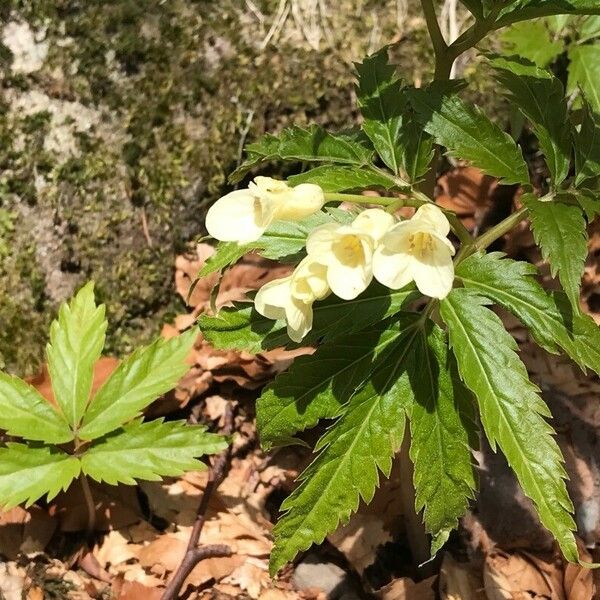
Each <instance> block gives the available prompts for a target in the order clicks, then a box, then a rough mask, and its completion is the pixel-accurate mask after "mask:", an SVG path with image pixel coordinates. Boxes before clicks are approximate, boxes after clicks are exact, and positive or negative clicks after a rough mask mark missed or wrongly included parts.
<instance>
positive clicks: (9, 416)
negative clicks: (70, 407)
mask: <svg viewBox="0 0 600 600" xmlns="http://www.w3.org/2000/svg"><path fill="white" fill-rule="evenodd" d="M0 429H4V430H5V431H6V432H7V433H8V435H16V436H19V437H24V438H27V439H29V440H38V441H42V442H48V443H49V444H63V443H65V442H70V441H71V440H72V439H73V437H74V436H73V432H72V431H71V429H70V428H69V425H68V423H67V422H66V421H65V419H64V417H63V416H62V415H60V414H59V413H58V412H57V411H56V410H55V409H54V407H53V406H52V405H51V404H50V403H49V402H48V401H47V400H46V399H45V398H44V397H43V396H42V395H41V394H40V393H39V392H38V391H37V390H36V389H35V388H34V387H32V386H30V385H28V384H27V383H25V382H24V381H23V380H22V379H19V378H17V377H11V376H10V375H6V374H5V373H0Z"/></svg>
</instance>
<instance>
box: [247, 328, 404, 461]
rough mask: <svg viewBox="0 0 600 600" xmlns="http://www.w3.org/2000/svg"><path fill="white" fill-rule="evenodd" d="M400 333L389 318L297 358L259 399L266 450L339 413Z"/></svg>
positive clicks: (258, 412)
mask: <svg viewBox="0 0 600 600" xmlns="http://www.w3.org/2000/svg"><path fill="white" fill-rule="evenodd" d="M399 335H401V333H400V331H398V329H394V328H392V329H390V328H389V324H388V323H383V324H378V325H376V326H375V327H374V329H372V330H367V331H361V332H359V333H354V334H350V335H342V336H340V337H338V338H336V339H335V340H334V341H333V342H330V343H326V344H323V345H321V346H319V348H318V349H317V351H316V352H315V353H314V354H311V355H309V356H302V357H300V358H298V359H296V360H295V361H294V364H293V365H292V367H291V368H290V370H289V371H287V372H285V373H282V374H280V375H278V376H277V378H276V379H275V381H274V382H273V383H272V384H271V385H269V386H268V387H267V388H266V389H265V390H264V391H263V393H262V395H261V397H260V398H259V399H258V401H257V405H256V425H257V429H258V432H259V435H260V441H261V444H262V446H263V448H264V449H265V450H269V449H270V448H271V447H272V446H274V445H284V444H289V443H291V442H292V441H293V439H292V436H293V435H295V434H296V433H297V432H299V431H304V430H305V429H308V428H310V427H313V426H314V425H316V424H317V422H318V421H319V419H332V418H334V417H337V416H338V415H339V412H340V408H341V407H342V406H343V405H344V404H345V403H346V402H347V401H348V399H349V398H350V396H351V395H352V394H353V393H354V391H355V390H356V389H357V388H358V387H359V386H360V385H361V384H362V383H363V382H364V381H365V379H366V378H367V377H368V375H369V373H370V371H371V369H372V363H373V362H374V361H375V360H376V357H377V356H378V355H379V354H381V352H383V351H384V350H385V349H386V348H387V347H388V346H389V344H391V343H393V342H394V341H395V340H396V339H397V338H398V336H399Z"/></svg>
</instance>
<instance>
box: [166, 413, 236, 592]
mask: <svg viewBox="0 0 600 600" xmlns="http://www.w3.org/2000/svg"><path fill="white" fill-rule="evenodd" d="M233 416H234V415H233V407H232V405H231V403H228V404H227V408H226V410H225V426H224V428H223V434H225V435H230V434H231V432H232V431H233ZM230 456H231V445H228V446H227V448H226V449H225V450H223V452H221V454H219V455H218V456H217V457H216V458H215V460H214V462H213V464H212V467H211V468H210V470H209V473H208V482H207V484H206V488H205V489H204V493H203V494H202V499H201V500H200V504H199V505H198V509H197V510H196V520H195V521H194V526H193V527H192V533H191V534H190V539H189V541H188V545H187V550H186V552H185V556H184V557H183V560H182V561H181V564H180V565H179V568H178V569H177V571H175V573H174V574H173V577H172V578H171V580H170V581H169V583H168V584H167V587H166V588H165V591H164V592H163V595H162V598H161V600H175V599H176V598H177V596H178V595H179V592H180V591H181V588H182V587H183V584H184V583H185V580H186V579H187V578H188V576H189V574H190V573H191V572H192V571H193V570H194V567H195V566H196V565H197V564H198V563H199V562H200V561H202V560H205V559H206V558H217V557H224V556H231V554H232V551H231V548H230V547H229V546H226V545H225V544H211V545H208V546H200V547H198V543H199V541H200V534H201V533H202V529H203V527H204V523H205V522H206V513H207V511H208V505H209V502H210V499H211V497H212V495H213V494H214V492H215V491H216V489H217V488H218V487H219V485H221V482H222V481H223V479H225V475H226V473H227V467H228V465H229V458H230Z"/></svg>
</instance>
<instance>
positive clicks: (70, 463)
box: [0, 442, 80, 509]
mask: <svg viewBox="0 0 600 600" xmlns="http://www.w3.org/2000/svg"><path fill="white" fill-rule="evenodd" d="M79 472H80V464H79V460H77V459H76V458H75V457H73V456H69V455H68V454H65V453H64V452H62V451H61V450H57V449H54V448H49V447H46V446H42V447H36V446H27V445H25V444H15V443H11V442H9V443H8V444H7V445H6V446H5V447H0V506H2V507H3V508H4V509H8V508H12V507H14V506H17V505H18V504H22V503H25V505H26V506H30V505H31V504H33V503H34V502H35V501H36V500H39V499H40V498H41V497H42V496H44V495H45V494H47V496H48V500H51V499H52V498H54V497H55V496H56V494H58V492H60V491H61V490H66V489H67V488H68V487H69V485H71V482H72V481H73V479H75V478H76V477H78V476H79Z"/></svg>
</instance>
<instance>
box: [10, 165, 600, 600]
mask: <svg viewBox="0 0 600 600" xmlns="http://www.w3.org/2000/svg"><path fill="white" fill-rule="evenodd" d="M439 192H440V193H439V196H438V202H439V203H441V204H443V205H444V206H446V207H448V208H451V209H453V210H455V211H456V212H457V213H458V214H459V215H460V217H461V219H462V220H463V222H464V223H465V225H466V226H467V227H468V228H469V229H471V230H473V231H474V230H479V231H481V230H483V229H485V228H486V227H488V226H490V225H491V224H493V223H494V221H498V220H499V219H501V218H502V217H503V215H502V212H505V213H506V212H508V211H510V210H512V208H513V207H514V205H515V204H516V203H518V194H517V197H516V198H514V197H513V196H514V190H508V189H506V188H497V187H496V185H495V183H494V182H493V181H492V180H491V179H488V178H486V177H483V176H482V175H481V174H480V173H479V172H477V171H476V170H474V169H469V168H461V167H457V168H454V169H452V170H451V171H450V172H449V173H448V174H447V175H445V176H444V177H442V178H441V179H440V182H439ZM507 192H510V194H508V195H507ZM496 249H498V250H503V251H504V252H506V253H508V254H509V255H510V256H512V257H514V258H519V259H527V260H530V261H531V262H533V263H534V264H536V265H538V266H539V267H540V271H541V273H542V277H543V279H544V282H545V284H547V286H548V287H552V286H553V285H554V282H553V281H552V279H551V277H550V274H549V272H548V270H547V268H546V267H545V265H543V264H542V262H541V258H540V256H539V254H538V251H537V250H536V248H535V246H534V244H533V240H532V238H531V235H530V233H529V231H528V228H527V225H526V224H523V226H522V227H521V228H520V229H518V230H517V231H516V232H514V233H513V234H511V235H510V237H508V238H506V239H504V240H502V241H501V243H500V244H499V246H498V248H496ZM212 251H213V250H212V248H211V247H210V246H209V245H207V244H199V245H198V246H197V247H196V248H193V249H192V248H191V249H190V253H189V254H184V255H181V256H178V257H177V259H176V263H175V281H174V288H175V289H176V292H177V293H178V294H179V295H180V296H181V297H182V298H183V299H184V301H185V302H186V304H187V306H188V309H189V310H188V311H187V312H186V313H184V314H181V315H179V316H177V317H176V318H175V320H174V322H173V323H171V324H169V325H166V326H165V327H164V329H163V335H164V336H173V335H177V334H178V333H179V332H180V331H182V330H184V329H186V328H187V327H189V326H190V325H191V324H192V323H193V322H194V321H195V319H196V317H197V316H198V315H199V314H200V313H202V312H203V311H206V310H209V296H210V291H211V289H212V287H213V285H214V283H215V281H214V279H213V278H208V279H205V280H201V281H200V282H199V283H198V284H197V285H196V286H195V288H194V289H193V292H192V293H191V295H189V290H190V286H191V284H192V282H193V281H194V279H195V277H196V274H197V272H198V270H199V268H200V267H201V266H202V264H203V262H204V261H205V260H206V258H207V257H208V256H210V254H211V253H212ZM286 272H287V267H282V266H280V265H276V264H274V263H269V262H266V261H264V260H262V259H260V258H258V257H256V256H252V255H249V256H247V257H245V258H244V259H243V260H242V261H241V262H240V263H239V264H238V265H236V266H235V267H233V268H232V269H231V270H230V271H228V272H227V273H226V274H225V276H224V278H223V281H222V284H221V288H220V292H219V295H218V298H217V305H219V306H222V305H225V304H227V303H229V302H231V301H233V300H240V299H243V298H244V296H245V294H246V292H248V291H249V290H252V289H256V288H257V287H259V286H261V285H262V284H263V283H265V282H266V281H269V280H271V279H274V278H275V277H279V276H281V275H282V274H284V273H286ZM188 296H189V297H188ZM581 301H582V306H583V308H584V309H585V310H586V311H588V312H589V313H590V314H591V315H592V316H593V317H594V318H595V319H596V321H597V322H598V323H599V324H600V227H598V226H596V227H595V228H592V230H591V231H590V255H589V259H588V263H587V265H586V271H585V278H584V282H583V287H582V300H581ZM501 316H502V318H503V319H505V323H506V324H507V326H509V328H510V330H511V332H512V333H513V334H514V336H515V338H516V339H517V341H518V343H519V348H520V354H521V358H522V359H523V360H524V362H525V363H526V365H527V368H528V369H529V371H530V375H531V377H532V379H533V380H534V381H535V382H536V383H537V384H538V385H539V387H540V388H541V390H542V393H543V396H544V399H545V400H546V401H547V402H548V404H549V406H550V408H551V411H552V413H553V416H554V426H555V427H556V429H557V431H558V440H559V443H560V445H561V448H562V450H563V453H564V455H565V459H566V464H567V469H568V472H569V475H570V480H569V482H568V485H569V492H570V494H571V497H572V498H573V501H574V504H575V510H576V513H575V514H576V520H577V524H578V531H579V542H580V550H581V553H582V556H584V557H585V558H587V559H588V560H595V561H599V560H600V439H599V431H600V404H599V403H598V398H599V397H600V381H599V380H598V378H597V377H593V376H591V375H585V374H583V373H582V372H580V371H579V370H578V369H577V368H576V367H575V366H574V365H573V364H572V363H570V362H568V361H567V360H566V359H563V358H558V357H555V356H550V355H548V354H546V353H544V352H542V351H541V350H540V349H539V348H538V347H537V346H536V345H535V344H534V343H533V342H532V341H531V340H530V339H529V336H528V334H527V332H526V330H525V329H524V328H523V327H522V326H521V325H520V324H519V323H518V322H516V321H514V320H511V319H510V318H509V317H508V316H507V315H504V314H503V315H501ZM306 352H310V349H303V350H300V351H295V352H289V351H285V350H282V349H277V350H273V351H270V352H266V353H264V354H260V355H256V356H254V355H250V354H247V353H244V352H241V353H238V352H232V351H229V352H222V351H216V350H215V349H213V348H212V347H211V346H210V345H208V344H207V343H206V342H204V341H203V340H202V338H201V337H200V338H199V339H198V341H197V344H196V346H195V349H194V351H193V352H192V354H191V355H190V363H191V370H190V371H189V373H188V374H187V375H186V376H185V377H184V378H183V379H182V381H181V382H180V384H179V386H178V388H177V389H176V390H175V391H174V392H173V393H171V394H169V395H168V396H166V397H164V398H162V399H161V400H159V401H158V402H156V403H155V404H153V405H152V406H151V407H150V410H149V414H148V416H150V417H158V416H166V417H167V418H169V417H172V416H176V417H178V418H181V417H185V418H187V419H189V420H190V421H191V422H203V423H206V424H208V425H209V426H210V428H211V430H214V431H219V430H223V428H224V427H225V426H226V421H227V419H228V415H231V414H232V413H233V415H234V417H233V429H234V432H235V436H234V443H233V447H232V449H231V454H230V456H229V457H227V458H228V460H227V466H226V470H225V477H224V480H223V481H222V483H221V484H220V486H219V487H218V488H217V489H216V491H214V493H212V494H211V495H210V498H209V502H208V506H207V511H206V513H205V515H204V516H205V517H206V520H205V523H204V527H203V530H202V532H201V537H200V544H201V545H202V546H206V545H211V544H225V545H226V546H228V547H229V549H230V551H231V552H230V555H229V556H225V557H218V558H216V557H213V558H208V559H206V560H203V561H201V562H200V563H198V564H197V566H196V567H195V568H194V569H193V570H192V572H191V574H190V575H189V576H188V577H187V579H186V581H185V584H184V586H183V589H182V596H181V597H184V598H187V599H190V600H192V599H222V600H227V599H230V598H231V599H233V598H236V599H242V600H244V599H247V598H249V599H252V600H295V599H304V600H310V599H315V600H322V599H325V598H330V599H334V600H335V599H339V600H342V599H343V600H356V599H361V598H380V599H382V600H430V599H434V598H442V599H447V600H475V599H477V600H485V599H489V600H504V599H519V600H520V599H557V600H592V599H593V598H595V597H597V596H596V595H595V592H594V589H598V590H600V578H599V574H598V572H597V571H596V572H592V571H588V570H585V569H583V568H582V567H579V566H576V565H572V564H568V563H566V562H565V561H564V560H563V559H562V558H561V557H560V555H559V554H558V552H557V550H556V548H555V547H554V546H553V544H552V541H551V539H550V538H549V536H548V535H547V533H546V532H545V531H544V530H543V528H542V527H541V526H540V524H539V522H538V520H537V518H536V517H535V516H534V513H533V510H532V508H531V505H530V502H529V501H528V500H527V499H526V498H525V497H524V496H523V494H522V493H521V492H520V490H519V489H518V486H517V484H516V481H515V479H514V477H513V476H512V474H511V473H510V471H509V469H508V467H507V465H506V462H505V460H504V459H503V457H501V456H498V455H495V454H493V453H492V452H491V451H490V449H489V448H486V447H485V446H484V447H482V449H481V450H480V451H479V452H478V454H477V456H476V459H477V462H478V465H479V467H480V480H481V481H480V493H479V495H478V499H477V501H476V502H475V503H474V504H473V506H472V507H471V510H470V512H469V514H468V515H467V516H466V517H465V518H464V519H463V520H462V522H461V526H460V528H459V531H458V532H457V533H456V534H455V535H453V536H452V537H451V539H450V541H449V543H448V544H447V546H446V548H445V550H444V551H443V552H442V553H441V556H439V557H438V559H437V560H436V562H434V563H432V564H429V565H427V566H426V567H425V568H424V569H418V568H417V567H416V566H415V565H414V564H413V560H412V558H411V554H410V549H409V546H408V544H407V542H406V536H405V532H404V519H403V515H402V508H401V503H400V502H399V492H398V485H397V473H396V470H395V469H394V470H393V471H392V476H391V477H390V479H389V480H385V481H383V483H382V486H381V488H380V490H379V491H378V493H377V495H376V497H375V499H374V502H373V503H372V504H371V505H370V506H369V507H366V506H361V507H360V509H359V511H358V513H357V514H355V515H354V516H353V517H352V518H351V520H350V522H349V523H348V524H347V525H346V526H344V527H343V528H341V529H339V530H338V531H337V532H335V533H334V534H332V535H330V536H329V537H328V538H327V540H326V541H325V542H324V543H323V544H322V545H321V546H319V547H314V548H312V549H311V550H309V551H308V552H306V553H305V554H304V555H302V556H300V557H299V560H298V561H297V563H296V564H295V565H290V566H288V567H287V568H286V569H284V571H283V572H282V573H280V576H279V577H278V578H277V579H271V578H270V577H269V575H268V570H267V563H268V557H269V553H270V551H271V548H272V539H271V534H270V532H271V529H272V526H273V523H274V522H275V521H276V519H277V515H278V509H279V506H280V504H281V502H282V500H283V499H284V498H285V497H286V495H287V494H288V493H289V492H290V490H291V489H292V488H293V485H294V479H295V478H296V476H297V475H298V473H299V472H300V471H301V470H302V469H303V468H304V467H305V466H306V465H307V464H308V462H309V460H310V451H309V450H307V449H306V448H304V447H301V446H293V447H289V448H281V449H278V450H276V451H274V452H272V453H270V454H265V453H263V452H262V451H261V449H260V445H259V441H258V439H257V434H256V428H255V424H254V402H255V400H256V398H257V397H258V395H259V393H260V390H261V388H262V387H263V386H264V385H265V384H266V383H268V382H269V381H270V380H271V379H272V378H273V377H274V376H275V375H276V374H277V373H279V372H281V371H283V370H284V369H286V368H287V367H288V366H289V365H290V363H291V361H292V360H293V359H294V357H295V356H297V355H298V354H299V353H306ZM116 364H117V361H116V360H115V359H112V358H103V359H101V361H100V362H99V363H98V365H97V368H96V378H95V386H98V385H100V384H101V382H102V381H103V380H104V379H106V377H107V376H108V375H109V374H110V373H111V372H112V370H113V369H114V368H115V366H116ZM33 382H34V384H35V385H36V386H37V387H38V389H40V391H41V392H42V393H44V394H46V395H48V394H50V393H51V392H50V386H49V383H48V378H47V375H46V374H45V373H43V372H42V373H41V374H40V376H39V377H37V378H35V379H34V380H33ZM207 481H208V472H202V473H195V472H194V473H189V474H187V475H185V476H183V477H180V478H173V479H167V480H165V481H163V482H146V483H142V484H140V485H139V486H137V487H128V486H119V487H111V486H105V485H98V486H96V487H95V488H94V489H93V493H94V496H95V499H96V503H97V506H96V508H97V514H96V532H95V533H94V535H93V536H92V539H90V540H88V541H86V536H85V534H83V533H82V530H85V528H86V523H87V514H86V509H85V503H84V501H83V498H82V495H81V494H80V493H79V492H78V490H77V488H76V486H74V489H73V490H71V491H69V493H68V494H62V495H60V496H59V497H57V498H56V499H55V500H53V501H52V502H50V503H49V504H38V505H34V506H32V507H30V508H28V509H23V508H16V509H13V510H11V511H8V512H5V513H0V557H4V558H5V559H6V560H5V561H4V562H0V597H1V598H4V599H6V600H21V598H27V599H28V600H43V599H45V598H51V599H62V598H72V599H80V600H84V599H85V600H87V599H90V598H116V599H120V600H137V599H138V598H139V599H142V598H143V599H144V600H154V599H158V598H161V596H162V594H163V592H164V588H165V585H166V583H167V582H168V581H169V580H170V578H171V577H172V576H173V574H174V572H175V571H176V570H177V568H178V566H179V565H180V563H181V561H182V559H183V557H184V554H185V551H186V546H187V543H188V539H189V537H190V535H191V532H192V528H193V525H194V522H195V519H196V512H197V509H198V506H199V503H200V501H201V498H202V496H203V493H204V490H205V488H206V485H207ZM594 586H595V588H594Z"/></svg>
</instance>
